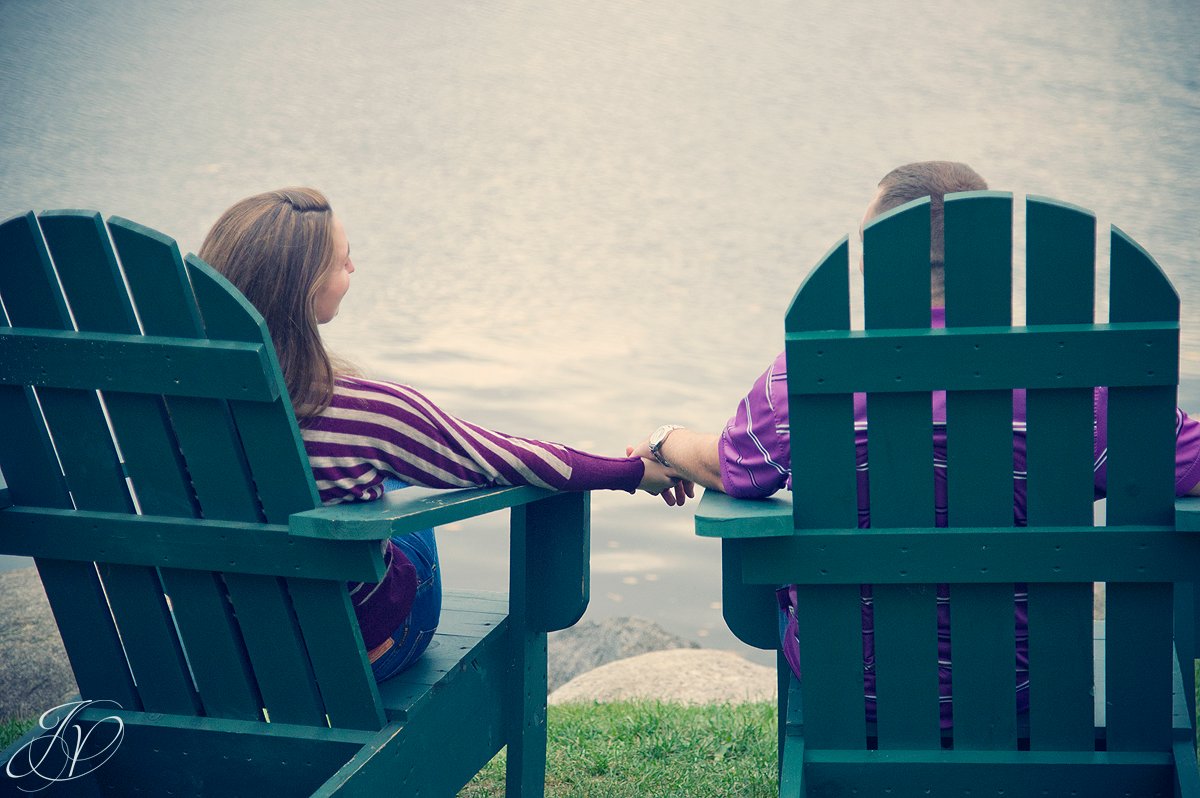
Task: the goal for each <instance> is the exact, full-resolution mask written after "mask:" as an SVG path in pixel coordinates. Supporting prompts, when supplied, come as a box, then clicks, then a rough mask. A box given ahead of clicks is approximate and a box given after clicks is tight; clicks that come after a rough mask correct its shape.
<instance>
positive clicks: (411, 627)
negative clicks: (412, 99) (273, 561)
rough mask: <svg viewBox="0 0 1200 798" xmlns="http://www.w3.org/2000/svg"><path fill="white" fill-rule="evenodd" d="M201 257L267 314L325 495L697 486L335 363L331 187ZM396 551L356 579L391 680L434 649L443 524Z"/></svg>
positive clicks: (207, 247) (246, 221) (346, 249)
mask: <svg viewBox="0 0 1200 798" xmlns="http://www.w3.org/2000/svg"><path fill="white" fill-rule="evenodd" d="M199 254H200V257H201V258H203V259H204V260H205V261H207V262H208V263H209V264H210V265H211V266H212V267H213V268H215V269H217V270H218V271H219V272H221V273H222V274H224V275H225V277H227V278H228V279H229V280H230V282H232V283H233V284H234V285H235V286H236V287H237V288H238V289H239V290H240V291H241V292H242V293H243V294H244V295H245V296H246V298H247V299H248V300H249V301H250V303H251V304H253V305H254V307H255V308H257V309H258V311H259V313H261V314H262V316H263V318H264V319H265V320H266V323H267V329H268V330H269V331H270V333H271V338H272V340H273V342H274V344H275V350H276V352H277V354H278V356H279V364H280V366H281V367H282V370H283V377H284V381H285V382H286V384H287V389H288V393H289V395H290V396H291V399H292V404H293V406H294V408H295V411H296V416H297V419H298V421H299V424H300V430H301V436H302V438H303V440H304V446H305V449H306V451H307V452H308V456H309V462H310V463H311V465H312V468H313V474H314V476H315V477H316V482H317V489H318V490H319V491H320V495H321V500H322V501H323V502H325V503H326V504H335V503H338V502H345V501H370V500H373V499H378V498H379V497H381V496H382V495H383V493H384V491H385V490H386V489H388V488H390V487H402V486H405V485H421V486H425V487H432V488H460V487H471V486H482V485H536V486H539V487H544V488H552V489H556V490H595V489H603V488H607V489H614V490H626V491H629V492H633V491H634V490H636V489H639V488H640V489H642V490H645V491H647V492H649V493H655V494H660V493H661V494H663V495H664V498H666V499H667V500H668V503H680V504H682V503H683V501H684V500H685V492H684V490H685V486H683V485H681V484H680V483H678V482H677V481H675V479H674V475H673V474H672V473H670V472H669V471H668V470H667V469H666V468H664V467H663V466H662V465H660V464H659V463H658V462H656V461H655V460H650V459H646V458H638V457H618V458H614V457H602V456H599V455H593V454H588V453H586V452H581V451H578V450H576V449H572V448H570V447H567V446H562V445H560V444H557V443H548V442H544V441H535V440H528V439H525V438H518V437H515V436H511V435H506V434H504V433H500V432H496V431H493V430H489V429H485V428H483V427H479V426H476V425H474V424H470V423H467V422H465V421H462V420H461V419H458V418H455V417H454V416H451V415H449V414H447V413H444V412H443V411H442V410H441V409H439V408H438V407H437V406H436V405H434V404H433V403H432V402H430V401H429V400H428V399H427V398H425V397H424V396H422V395H421V394H420V393H418V392H417V391H415V390H413V389H412V388H410V387H408V386H406V385H401V384H399V383H394V382H385V381H379V380H370V379H366V378H364V377H360V376H356V375H354V374H353V373H352V372H351V370H350V369H348V368H347V367H345V366H344V365H341V364H339V363H338V362H337V361H336V360H334V359H333V358H332V357H331V356H330V355H329V353H328V352H327V351H326V349H325V346H324V344H323V343H322V341H321V336H320V333H319V332H318V329H317V327H318V325H320V324H324V323H326V322H328V321H330V320H331V319H333V317H334V316H336V315H337V312H338V307H339V305H340V303H341V301H342V298H343V297H344V296H345V295H346V292H347V291H348V290H349V289H350V276H351V275H352V274H353V273H354V270H355V268H354V262H353V261H352V260H351V259H350V244H349V241H348V240H347V237H346V231H345V228H344V227H343V226H342V223H341V221H340V220H339V219H338V218H337V216H336V215H335V214H334V213H333V210H332V208H331V207H330V205H329V202H328V200H326V198H325V197H324V195H322V194H321V193H320V192H319V191H316V190H314V189H311V188H287V189H280V190H278V191H269V192H266V193H263V194H257V195H255V196H253V197H248V198H246V199H244V200H242V201H241V202H238V203H237V204H235V205H234V206H233V207H231V208H229V210H227V211H225V213H224V214H222V215H221V218H220V219H218V220H217V222H216V224H214V225H213V227H212V230H210V231H209V233H208V235H207V236H206V237H205V239H204V243H203V245H202V246H201V247H200V253H199ZM385 560H386V563H387V571H386V573H385V576H384V578H383V579H382V580H381V581H380V582H379V583H378V584H351V585H350V592H351V598H352V599H353V604H354V611H355V614H356V615H357V617H358V620H359V625H360V626H361V628H362V633H363V642H364V643H365V645H366V647H367V651H368V656H369V658H370V660H371V667H372V670H373V671H374V673H375V676H376V678H377V679H380V680H382V679H386V678H388V677H389V676H392V675H394V674H396V673H399V672H400V671H401V670H403V669H404V668H406V667H408V666H409V665H411V664H412V663H413V662H414V661H415V660H416V659H417V657H419V656H420V655H421V652H422V651H424V649H425V647H426V646H427V645H428V643H429V639H430V638H431V637H432V635H433V632H434V630H435V629H436V627H437V619H438V615H439V613H440V607H441V579H440V570H439V565H438V559H437V545H436V541H435V539H434V535H433V531H432V530H425V531H424V532H421V533H416V534H411V535H404V536H398V537H396V538H393V539H392V540H390V541H388V542H387V544H386V550H385Z"/></svg>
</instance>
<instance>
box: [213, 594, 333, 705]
mask: <svg viewBox="0 0 1200 798" xmlns="http://www.w3.org/2000/svg"><path fill="white" fill-rule="evenodd" d="M224 578H225V585H226V587H227V588H228V589H229V596H230V598H231V599H232V600H233V606H234V608H235V611H236V612H237V620H238V623H239V625H240V626H241V630H242V637H243V639H244V641H245V644H246V652H247V654H249V657H250V661H251V663H252V664H253V669H254V676H255V679H256V680H257V682H258V688H259V690H260V691H261V693H262V697H263V701H264V702H265V704H266V710H267V715H268V717H269V719H270V720H271V721H273V722H275V721H278V722H281V723H299V724H305V725H321V726H323V725H325V707H324V706H323V704H322V703H321V695H320V692H319V690H318V688H317V683H316V677H315V676H314V674H313V669H312V665H311V664H310V662H309V659H308V651H307V650H306V648H305V645H304V636H303V634H302V633H301V631H300V624H299V621H297V619H296V615H295V612H294V611H293V609H292V605H291V600H290V598H289V596H288V594H287V588H286V586H285V584H284V580H281V579H277V578H274V577H252V576H246V575H243V574H232V573H227V574H225V575H224ZM348 678H353V675H350V676H349V677H348Z"/></svg>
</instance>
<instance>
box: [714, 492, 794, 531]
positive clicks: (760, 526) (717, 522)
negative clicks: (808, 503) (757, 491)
mask: <svg viewBox="0 0 1200 798" xmlns="http://www.w3.org/2000/svg"><path fill="white" fill-rule="evenodd" d="M792 532H793V526H792V494H791V493H790V492H789V493H786V494H783V495H781V496H772V497H771V498H768V499H734V498H731V497H729V496H727V495H725V494H724V493H721V492H720V491H715V490H706V491H704V495H703V496H702V497H701V498H700V504H699V506H698V507H697V508H696V534H697V535H699V536H700V537H704V538H766V537H785V536H790V535H791V534H792Z"/></svg>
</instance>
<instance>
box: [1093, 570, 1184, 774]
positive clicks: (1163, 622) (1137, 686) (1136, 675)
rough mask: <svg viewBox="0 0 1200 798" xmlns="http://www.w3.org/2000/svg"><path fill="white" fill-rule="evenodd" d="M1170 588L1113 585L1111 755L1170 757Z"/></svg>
mask: <svg viewBox="0 0 1200 798" xmlns="http://www.w3.org/2000/svg"><path fill="white" fill-rule="evenodd" d="M1172 609H1173V597H1172V593H1171V585H1170V584H1142V585H1132V584H1119V583H1110V584H1109V585H1108V589H1107V593H1106V597H1105V610H1106V615H1105V633H1106V636H1107V646H1106V650H1105V666H1106V667H1105V684H1106V719H1107V725H1108V729H1107V732H1108V733H1107V740H1108V748H1109V750H1110V751H1166V750H1170V740H1171V724H1170V718H1171V669H1172V664H1173V662H1174V655H1173V652H1172V646H1171V630H1172V626H1173V624H1172Z"/></svg>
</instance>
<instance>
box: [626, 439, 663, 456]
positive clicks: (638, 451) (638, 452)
mask: <svg viewBox="0 0 1200 798" xmlns="http://www.w3.org/2000/svg"><path fill="white" fill-rule="evenodd" d="M625 455H626V456H627V457H641V458H643V459H646V460H654V455H653V454H651V453H650V438H648V437H647V438H642V442H641V443H639V444H638V445H637V446H626V447H625ZM656 462H657V461H656Z"/></svg>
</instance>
